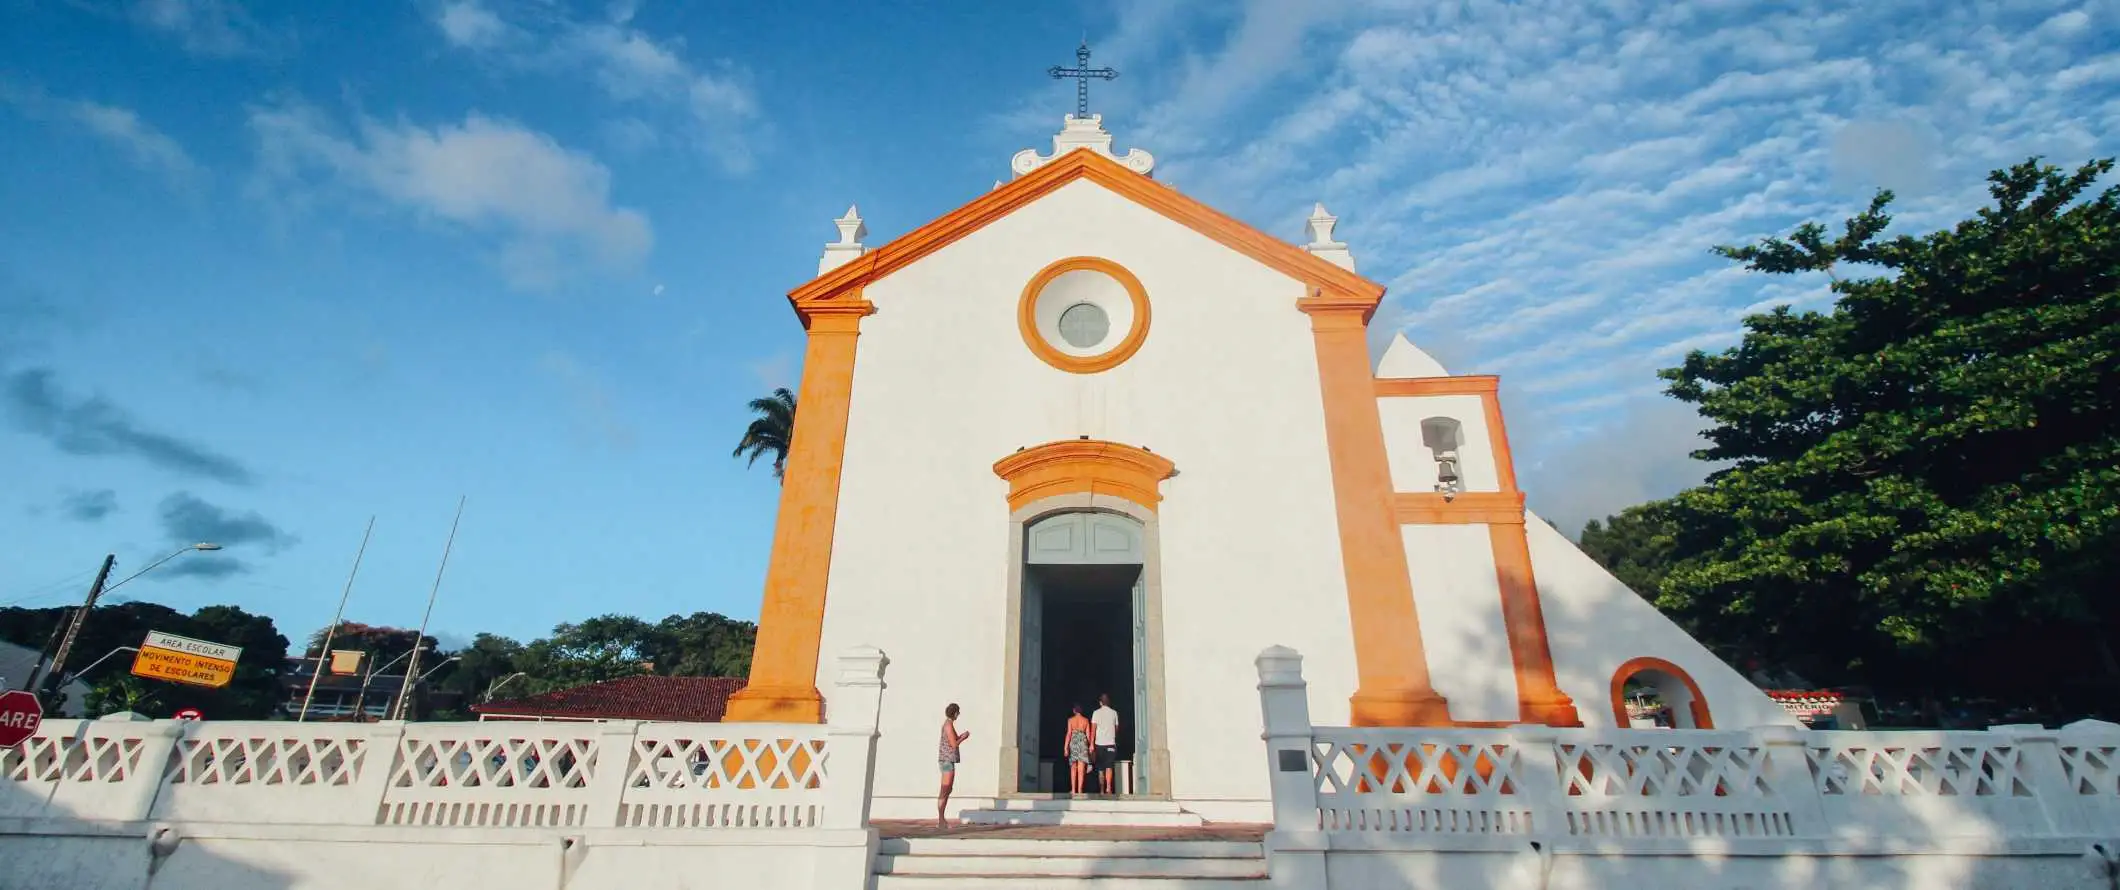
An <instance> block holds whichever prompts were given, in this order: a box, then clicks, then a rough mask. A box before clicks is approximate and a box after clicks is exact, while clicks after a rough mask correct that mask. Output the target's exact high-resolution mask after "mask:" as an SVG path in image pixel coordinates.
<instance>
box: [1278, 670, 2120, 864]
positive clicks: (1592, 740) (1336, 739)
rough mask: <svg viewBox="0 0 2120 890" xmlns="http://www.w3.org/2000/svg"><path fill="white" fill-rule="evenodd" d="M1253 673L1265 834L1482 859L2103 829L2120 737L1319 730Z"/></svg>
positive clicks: (2092, 834) (2112, 799)
mask: <svg viewBox="0 0 2120 890" xmlns="http://www.w3.org/2000/svg"><path fill="white" fill-rule="evenodd" d="M1259 677H1260V686H1259V690H1260V704H1261V708H1262V710H1263V713H1264V715H1265V723H1266V732H1265V737H1266V738H1267V739H1268V748H1269V757H1270V758H1272V761H1273V762H1272V763H1271V764H1270V766H1271V767H1272V768H1273V769H1275V770H1276V772H1275V773H1274V777H1275V781H1274V783H1273V794H1274V813H1275V834H1276V835H1286V836H1301V835H1305V834H1308V833H1316V832H1320V831H1322V832H1325V833H1327V834H1328V835H1330V836H1331V837H1332V838H1334V840H1331V841H1330V842H1329V843H1327V844H1326V845H1325V847H1326V848H1330V849H1340V848H1342V846H1344V845H1352V846H1349V847H1348V848H1349V849H1353V848H1364V849H1380V848H1388V847H1390V846H1392V845H1404V846H1418V847H1422V848H1426V849H1453V848H1457V849H1466V850H1473V849H1493V848H1494V846H1493V845H1494V844H1495V842H1496V839H1497V838H1500V839H1505V840H1506V839H1512V838H1513V839H1517V840H1520V841H1522V842H1525V843H1530V842H1544V843H1551V842H1555V841H1567V842H1570V843H1576V844H1577V846H1578V847H1579V848H1586V849H1587V848H1596V849H1615V847H1613V845H1615V844H1616V845H1618V846H1617V847H1616V849H1627V848H1629V846H1630V845H1633V846H1637V847H1640V848H1642V849H1648V848H1651V847H1654V848H1657V849H1670V848H1671V847H1672V845H1673V844H1680V845H1687V844H1695V843H1708V844H1710V845H1724V846H1726V845H1728V844H1733V843H1735V844H1750V845H1753V847H1752V848H1754V849H1772V848H1775V847H1776V846H1782V847H1789V846H1790V845H1791V844H1792V843H1795V842H1801V843H1808V844H1814V845H1815V844H1817V843H1833V842H1846V843H1849V844H1858V845H1859V844H1876V843H1880V842H1893V841H1902V842H1904V841H1920V842H1923V843H1945V844H1947V843H1948V842H1949V841H1950V840H1951V839H1953V838H1967V839H1972V838H1978V839H1980V840H1982V841H1996V840H2002V841H2010V840H2019V839H2046V840H2071V839H2076V840H2080V839H2084V838H2099V837H2111V836H2114V835H2116V834H2120V731H2114V730H2113V729H2112V728H2111V727H2109V726H2108V727H2103V728H2084V729H2071V730H2063V731H2059V732H2057V731H2054V730H2043V729H2040V728H2038V727H1998V728H1997V729H1995V730H1991V731H1986V732H1838V731H1815V732H1814V731H1806V730H1801V729H1796V728H1793V727H1786V726H1768V727H1758V728H1755V729H1750V730H1736V731H1722V730H1674V729H1602V728H1601V729H1587V728H1552V727H1544V726H1513V727H1508V728H1502V729H1458V728H1404V729H1377V728H1346V727H1319V726H1311V725H1309V718H1308V716H1307V714H1308V712H1307V709H1305V708H1302V707H1298V706H1297V705H1298V704H1299V703H1297V702H1291V701H1290V700H1289V695H1290V694H1291V690H1293V691H1294V694H1297V695H1300V694H1301V690H1302V688H1303V686H1302V678H1301V657H1300V656H1298V655H1296V653H1294V652H1292V651H1289V650H1286V649H1283V648H1280V647H1274V648H1272V649H1268V650H1267V651H1266V652H1265V653H1262V654H1261V655H1260V657H1259ZM1298 751H1302V752H1304V753H1303V754H1298V753H1296V752H1298ZM1298 768H1300V771H1299V772H1296V773H1294V774H1291V773H1290V772H1284V771H1295V770H1298ZM1762 844H1763V845H1765V846H1764V847H1761V846H1760V845H1762ZM1379 845H1382V847H1380V846H1379ZM1312 846H1313V847H1315V846H1316V845H1315V843H1314V842H1313V844H1312ZM1791 848H1793V847H1791Z"/></svg>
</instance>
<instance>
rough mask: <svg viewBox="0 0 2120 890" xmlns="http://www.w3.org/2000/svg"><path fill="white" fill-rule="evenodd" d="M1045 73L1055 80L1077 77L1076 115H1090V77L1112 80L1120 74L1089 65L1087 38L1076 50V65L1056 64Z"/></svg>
mask: <svg viewBox="0 0 2120 890" xmlns="http://www.w3.org/2000/svg"><path fill="white" fill-rule="evenodd" d="M1045 73H1047V74H1050V75H1052V76H1053V79H1054V80H1061V79H1064V78H1069V77H1072V78H1074V79H1075V116H1076V117H1089V81H1090V78H1093V77H1094V78H1097V79H1100V80H1111V79H1112V78H1115V77H1118V76H1119V72H1118V70H1117V69H1114V68H1091V67H1090V66H1089V41H1087V40H1085V41H1082V45H1081V46H1080V47H1078V48H1076V50H1075V67H1073V68H1062V67H1060V66H1058V65H1054V66H1053V67H1051V68H1048V69H1046V72H1045Z"/></svg>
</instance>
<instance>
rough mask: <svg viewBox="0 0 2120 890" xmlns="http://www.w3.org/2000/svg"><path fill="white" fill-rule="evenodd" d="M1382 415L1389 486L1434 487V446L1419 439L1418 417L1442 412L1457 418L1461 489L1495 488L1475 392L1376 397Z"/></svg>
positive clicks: (1497, 478) (1414, 490)
mask: <svg viewBox="0 0 2120 890" xmlns="http://www.w3.org/2000/svg"><path fill="white" fill-rule="evenodd" d="M1377 414H1378V416H1379V417H1381V418H1382V419H1383V421H1384V445H1385V447H1384V450H1385V453H1386V454H1388V455H1389V456H1390V459H1391V487H1392V490H1394V491H1403V492H1412V493H1427V492H1432V491H1435V484H1436V475H1435V470H1436V467H1435V452H1433V451H1431V450H1429V448H1428V446H1427V445H1424V444H1422V442H1421V421H1423V420H1426V419H1428V418H1430V417H1448V418H1450V419H1452V420H1455V421H1457V422H1458V437H1459V439H1460V440H1461V441H1460V442H1459V444H1458V477H1459V483H1460V484H1462V485H1463V486H1464V487H1465V488H1464V490H1466V491H1501V490H1502V485H1501V476H1500V473H1499V471H1497V470H1496V469H1495V467H1494V446H1493V445H1490V444H1488V443H1489V438H1488V433H1487V415H1486V410H1485V408H1484V406H1482V405H1481V403H1480V397H1479V396H1388V397H1385V398H1380V399H1377Z"/></svg>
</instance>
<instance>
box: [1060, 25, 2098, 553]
mask: <svg viewBox="0 0 2120 890" xmlns="http://www.w3.org/2000/svg"><path fill="white" fill-rule="evenodd" d="M1117 9H1118V14H1119V15H1118V26H1117V28H1116V29H1115V31H1114V32H1113V33H1111V34H1108V35H1105V36H1104V37H1102V38H1098V39H1097V40H1094V41H1093V44H1094V46H1095V48H1096V50H1097V59H1098V61H1099V62H1106V61H1109V62H1111V63H1112V64H1114V65H1115V66H1117V67H1118V68H1120V69H1121V71H1122V72H1123V76H1122V77H1121V78H1120V79H1119V80H1117V81H1114V82H1113V83H1111V84H1109V85H1105V86H1106V87H1107V88H1106V89H1104V90H1103V92H1102V96H1103V98H1102V99H1101V100H1100V102H1099V103H1098V104H1099V105H1100V106H1102V107H1101V108H1100V109H1099V110H1102V111H1104V112H1105V113H1106V120H1105V122H1106V125H1107V127H1108V128H1109V129H1111V130H1112V131H1113V132H1114V135H1115V136H1116V137H1117V138H1118V141H1119V142H1120V143H1121V144H1122V145H1139V146H1141V147H1142V148H1145V149H1147V150H1149V151H1151V152H1155V153H1156V154H1157V156H1158V159H1159V164H1158V171H1157V175H1158V176H1159V177H1160V178H1164V179H1165V180H1166V181H1171V182H1175V183H1177V184H1178V186H1179V187H1180V188H1182V189H1184V190H1185V191H1187V192H1188V193H1190V194H1193V195H1195V196H1197V197H1200V198H1202V199H1203V200H1206V201H1208V202H1210V203H1213V204H1216V205H1218V206H1221V207H1223V208H1224V209H1227V210H1229V211H1231V212H1233V213H1236V214H1237V215H1239V216H1240V217H1243V218H1245V219H1249V220H1253V221H1255V222H1260V223H1264V224H1267V225H1268V226H1269V227H1276V226H1278V227H1277V228H1274V229H1273V230H1274V231H1275V232H1276V233H1277V234H1282V235H1283V236H1284V237H1290V238H1293V237H1296V235H1297V231H1296V229H1295V226H1294V224H1293V223H1292V222H1291V220H1292V219H1293V216H1292V211H1294V210H1296V209H1299V208H1308V207H1309V206H1310V203H1311V202H1312V201H1317V200H1323V201H1324V202H1325V203H1326V204H1327V206H1329V207H1331V208H1332V209H1333V210H1334V211H1335V212H1336V213H1337V214H1338V215H1339V216H1340V217H1341V225H1340V230H1339V235H1340V236H1341V237H1342V238H1343V239H1344V240H1346V241H1348V242H1350V243H1351V244H1352V245H1353V248H1354V250H1355V252H1356V255H1357V257H1358V259H1359V261H1360V263H1361V270H1362V271H1363V273H1364V274H1366V275H1368V276H1370V277H1372V278H1375V279H1377V280H1379V281H1383V282H1386V283H1388V284H1389V285H1391V288H1392V298H1391V302H1390V304H1388V305H1387V306H1386V307H1385V309H1384V310H1383V311H1381V312H1380V313H1379V315H1378V319H1379V321H1378V323H1379V324H1394V323H1395V324H1398V325H1402V326H1403V327H1404V329H1405V331H1406V333H1407V335H1408V336H1409V337H1411V338H1412V339H1414V340H1415V341H1416V342H1418V343H1420V344H1421V345H1422V346H1423V348H1426V349H1428V350H1430V351H1431V352H1437V353H1440V352H1449V353H1451V354H1452V358H1451V360H1450V361H1449V362H1448V365H1449V367H1450V368H1451V369H1452V370H1453V371H1458V372H1476V371H1497V372H1500V373H1503V374H1504V375H1505V380H1504V383H1503V387H1504V397H1505V399H1506V400H1507V402H1508V407H1509V409H1510V411H1511V416H1512V418H1514V417H1518V416H1536V417H1539V418H1542V420H1541V421H1540V424H1539V429H1541V430H1546V431H1550V432H1551V435H1550V436H1529V435H1520V436H1517V437H1515V441H1516V443H1517V445H1518V447H1519V449H1520V451H1521V452H1522V453H1521V455H1520V462H1521V463H1524V464H1526V465H1542V464H1543V465H1550V466H1560V465H1562V463H1564V462H1563V461H1561V460H1560V457H1561V456H1562V455H1565V454H1570V453H1573V451H1572V450H1573V449H1576V448H1578V446H1579V444H1580V443H1584V442H1600V443H1610V444H1609V447H1610V448H1612V449H1614V450H1615V452H1619V451H1625V452H1627V453H1629V454H1643V455H1651V456H1653V460H1652V461H1651V462H1650V463H1651V464H1653V466H1654V467H1655V468H1656V470H1655V472H1654V473H1647V474H1646V475H1645V474H1633V476H1632V477H1628V474H1627V473H1621V474H1620V476H1621V477H1625V478H1636V479H1647V480H1648V483H1645V484H1635V483H1634V482H1626V483H1624V484H1621V483H1620V482H1618V481H1615V480H1613V479H1611V478H1600V477H1601V474H1599V473H1592V472H1579V471H1573V470H1571V471H1569V472H1563V473H1556V474H1553V475H1549V476H1540V475H1538V474H1527V476H1528V478H1529V480H1530V481H1531V482H1533V483H1543V484H1547V485H1551V486H1553V488H1554V489H1555V490H1553V491H1549V492H1546V493H1544V495H1543V496H1545V497H1557V498H1558V499H1559V500H1560V501H1561V502H1563V503H1567V504H1575V505H1576V506H1566V507H1561V508H1556V507H1555V506H1553V505H1552V504H1550V503H1545V502H1541V501H1540V499H1541V498H1542V494H1541V492H1539V491H1537V490H1534V491H1533V492H1532V497H1533V498H1534V501H1535V502H1540V503H1541V509H1542V510H1545V511H1546V512H1548V513H1550V514H1553V515H1555V516H1557V517H1567V518H1569V519H1570V520H1571V521H1579V519H1580V518H1584V517H1587V516H1589V515H1594V514H1597V513H1598V512H1599V511H1610V510H1615V509H1618V508H1619V507H1622V506H1625V505H1626V504H1627V503H1628V502H1629V501H1628V500H1627V499H1629V498H1633V499H1639V498H1641V497H1650V496H1660V495H1663V494H1668V493H1669V491H1670V490H1671V489H1673V488H1675V487H1678V486H1680V485H1684V484H1687V483H1688V482H1691V481H1698V479H1699V478H1700V477H1701V475H1702V473H1703V471H1704V470H1705V468H1704V467H1702V466H1701V465H1700V464H1698V463H1697V462H1693V461H1689V460H1687V459H1685V458H1684V457H1683V455H1684V453H1685V452H1686V451H1688V450H1690V449H1691V448H1692V447H1694V446H1693V445H1692V442H1693V427H1691V426H1689V424H1692V423H1694V421H1693V420H1690V419H1688V420H1682V421H1672V420H1669V419H1668V418H1658V419H1655V420H1654V422H1649V421H1644V420H1643V419H1642V418H1643V417H1644V416H1645V415H1644V413H1643V412H1644V411H1652V412H1653V410H1654V409H1648V408H1642V407H1639V406H1637V405H1636V400H1637V399H1638V398H1642V397H1644V396H1643V393H1648V394H1649V395H1647V396H1646V398H1648V399H1649V401H1650V402H1668V401H1669V400H1668V399H1663V398H1662V397H1659V396H1655V395H1653V394H1654V393H1655V392H1656V391H1657V390H1658V389H1659V388H1660V386H1661V384H1660V382H1659V381H1657V380H1656V378H1655V376H1654V372H1655V370H1656V369H1657V368H1659V367H1664V366H1668V365H1670V364H1675V363H1676V362H1677V361H1678V360H1679V359H1680V358H1682V357H1683V355H1684V352H1685V351H1686V350H1688V349H1694V348H1703V349H1715V348H1720V347H1722V346H1726V345H1729V344H1731V343H1734V342H1735V338H1736V334H1737V331H1738V324H1739V320H1740V319H1741V318H1742V316H1743V315H1744V314H1746V313H1748V312H1755V311H1759V310H1760V309H1763V308H1765V307H1766V306H1769V305H1773V304H1774V303H1775V302H1797V303H1800V304H1809V305H1813V306H1815V305H1816V304H1818V303H1820V302H1822V301H1823V300H1824V299H1825V297H1826V296H1827V295H1826V292H1825V291H1824V284H1825V282H1824V281H1823V280H1822V278H1821V279H1819V280H1812V279H1809V278H1792V279H1782V278H1770V277H1768V276H1761V275H1752V274H1746V273H1743V272H1741V271H1739V270H1737V269H1735V267H1734V266H1733V265H1732V264H1731V263H1729V262H1728V261H1725V260H1722V259H1720V258H1718V257H1715V256H1713V255H1712V254H1711V253H1710V251H1709V248H1710V247H1711V246H1713V245H1716V244H1727V243H1743V242H1748V241H1751V240H1754V239H1756V238H1759V237H1762V236H1765V235H1769V234H1776V233H1782V232H1786V231H1788V229H1790V228H1791V227H1793V226H1794V225H1795V224H1797V223H1799V222H1803V221H1806V220H1814V219H1815V220H1820V221H1825V222H1829V223H1831V222H1836V221H1837V220H1838V219H1840V218H1842V217H1844V216H1846V215H1848V214H1849V213H1851V212H1853V211H1855V210H1858V209H1860V207H1861V205H1862V204H1863V203H1865V202H1866V201H1867V200H1868V198H1869V196H1870V194H1871V191H1872V190H1873V189H1875V188H1878V187H1888V188H1892V189H1894V190H1896V191H1898V192H1899V194H1900V201H1899V202H1898V203H1897V204H1896V205H1895V213H1896V215H1897V219H1898V220H1899V230H1902V231H1920V230H1923V229H1924V228H1933V227H1936V226H1942V225H1948V224H1949V223H1951V222H1952V221H1954V220H1956V219H1958V218H1962V217H1963V216H1964V215H1966V214H1968V213H1970V212H1971V211H1972V210H1973V209H1974V208H1976V207H1978V206H1979V205H1980V204H1981V203H1982V202H1983V201H1984V199H1985V188H1986V184H1985V182H1984V177H1985V174H1986V173H1987V171H1989V170H1991V169H1994V168H1996V167H2001V166H2006V165H2008V164H2011V163H2015V162H2018V161H2022V160H2023V159H2024V158H2025V157H2027V156H2029V155H2032V154H2042V155H2046V156H2048V157H2049V158H2051V159H2053V160H2054V161H2056V162H2059V163H2073V162H2077V161H2081V160H2084V159H2087V158H2089V157H2092V156H2101V155H2110V154H2116V153H2120V136H2116V135H2115V134H2120V54H2113V53H2111V52H2110V47H2112V46H2114V45H2120V16H2115V15H2113V14H2111V12H2110V10H2109V9H2107V7H2103V6H2099V5H2096V4H2093V5H2088V6H2086V5H2083V4H2081V3H2080V2H2077V0H2019V2H2012V3H2009V4H1957V5H1948V4H1947V5H1943V6H1935V5H1933V4H1915V3H1912V2H1911V0H1886V2H1881V3H1873V4H1857V5H1853V6H1850V5H1847V4H1833V3H1827V2H1824V0H1799V2H1797V3H1794V4H1766V3H1747V2H1738V3H1734V4H1732V3H1721V4H1714V5H1712V6H1704V5H1701V4H1662V5H1656V4H1651V5H1646V6H1644V5H1630V6H1627V7H1612V6H1609V5H1601V4H1581V3H1574V2H1566V0H1525V2H1520V3H1506V4H1503V3H1495V4H1471V5H1466V4H1425V3H1405V2H1401V0H1331V2H1325V0H1321V2H1317V3H1308V4H1290V3H1282V2H1279V0H1247V2H1228V3H1223V2H1212V0H1164V2H1159V3H1155V4H1141V5H1136V4H1121V5H1118V6H1117ZM1063 99H1064V96H1063V95H1062V94H1061V93H1060V92H1059V91H1058V90H1057V88H1056V89H1054V90H1046V91H1041V92H1040V93H1038V94H1037V98H1036V99H1035V100H1032V101H1031V102H1030V103H1029V104H1033V105H1039V106H1042V107H1043V108H1045V109H1046V110H1047V111H1046V116H1047V117H1046V118H1041V120H1045V119H1047V118H1049V117H1057V113H1056V112H1057V110H1058V109H1060V108H1062V107H1063V101H1062V100H1063ZM1049 126H1050V124H1049V123H1046V124H1041V127H1040V129H1041V130H1043V129H1044V128H1046V127H1049ZM1284 230H1285V231H1284ZM1675 407H1676V408H1678V409H1679V410H1680V412H1681V413H1683V414H1687V415H1690V411H1688V410H1686V409H1685V408H1684V406H1682V405H1676V406H1675ZM1511 425H1512V427H1515V426H1517V424H1516V423H1515V421H1514V420H1512V424H1511ZM1513 431H1514V430H1513ZM1652 440H1654V441H1652ZM1598 447H1600V448H1602V447H1606V446H1603V445H1600V446H1598ZM1607 463H1610V461H1607ZM1667 468H1672V469H1670V471H1669V472H1666V469H1667ZM1629 472H1630V473H1631V471H1629ZM1605 475H1609V474H1605ZM1593 481H1595V482H1596V485H1595V486H1593V485H1592V483H1593ZM1608 482H1610V483H1612V484H1606V483H1608ZM1593 489H1594V490H1593Z"/></svg>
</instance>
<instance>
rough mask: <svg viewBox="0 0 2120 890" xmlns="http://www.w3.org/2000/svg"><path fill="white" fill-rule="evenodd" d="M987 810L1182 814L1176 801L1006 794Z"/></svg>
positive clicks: (1182, 809)
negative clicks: (1011, 795)
mask: <svg viewBox="0 0 2120 890" xmlns="http://www.w3.org/2000/svg"><path fill="white" fill-rule="evenodd" d="M979 809H985V810H1082V811H1084V812H1102V813H1182V812H1184V808H1183V807H1180V806H1178V804H1177V802H1176V801H1169V800H1146V799H1142V798H1134V797H1072V798H1070V797H1003V798H999V799H996V800H995V801H994V803H993V805H992V806H986V807H980V808H979Z"/></svg>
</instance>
